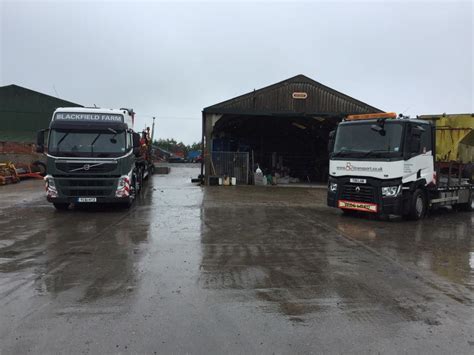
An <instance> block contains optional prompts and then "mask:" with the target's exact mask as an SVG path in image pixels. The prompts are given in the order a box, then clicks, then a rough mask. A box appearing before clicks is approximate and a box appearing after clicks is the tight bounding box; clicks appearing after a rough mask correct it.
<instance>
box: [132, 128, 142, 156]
mask: <svg viewBox="0 0 474 355" xmlns="http://www.w3.org/2000/svg"><path fill="white" fill-rule="evenodd" d="M132 136H133V154H135V155H136V156H138V155H139V154H140V134H138V133H135V132H133V133H132Z"/></svg>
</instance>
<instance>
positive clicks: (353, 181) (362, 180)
mask: <svg viewBox="0 0 474 355" xmlns="http://www.w3.org/2000/svg"><path fill="white" fill-rule="evenodd" d="M351 182H352V183H353V184H367V180H366V179H357V178H351Z"/></svg>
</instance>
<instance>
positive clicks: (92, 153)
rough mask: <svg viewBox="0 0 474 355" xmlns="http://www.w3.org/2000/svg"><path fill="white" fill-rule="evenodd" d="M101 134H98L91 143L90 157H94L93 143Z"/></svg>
mask: <svg viewBox="0 0 474 355" xmlns="http://www.w3.org/2000/svg"><path fill="white" fill-rule="evenodd" d="M101 135H102V133H99V134H98V135H97V136H96V137H95V138H94V140H93V141H92V143H91V157H92V156H93V155H94V143H95V142H96V141H97V140H98V139H99V137H100V136H101Z"/></svg>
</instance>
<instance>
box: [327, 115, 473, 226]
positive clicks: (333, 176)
mask: <svg viewBox="0 0 474 355" xmlns="http://www.w3.org/2000/svg"><path fill="white" fill-rule="evenodd" d="M435 132H436V126H435V124H433V122H431V121H428V120H419V119H405V118H397V115H396V114H395V113H381V114H368V115H352V116H348V117H347V119H346V120H345V121H343V122H341V123H340V124H339V125H338V127H337V129H336V131H335V132H334V134H333V138H332V139H331V140H330V145H331V147H330V151H331V152H332V153H331V155H330V163H329V181H328V197H327V203H328V205H329V206H331V207H337V208H340V209H342V210H343V211H344V212H346V213H351V212H354V211H360V212H367V213H374V214H378V215H390V214H393V215H402V216H407V217H410V218H412V219H420V218H423V217H424V216H425V214H426V211H427V210H428V208H430V207H431V206H433V205H434V204H437V203H442V202H445V203H446V202H447V201H449V200H450V199H451V201H456V203H460V204H462V205H463V206H464V205H466V204H468V203H469V204H471V205H472V193H471V190H472V185H471V184H469V182H467V181H464V180H463V181H459V184H457V185H452V186H450V187H449V188H448V187H446V191H449V190H450V189H451V190H452V191H456V194H455V195H452V196H451V194H450V193H448V194H445V192H446V191H445V190H443V187H442V186H440V184H439V181H437V171H436V159H435V157H436V134H435ZM469 199H470V200H469Z"/></svg>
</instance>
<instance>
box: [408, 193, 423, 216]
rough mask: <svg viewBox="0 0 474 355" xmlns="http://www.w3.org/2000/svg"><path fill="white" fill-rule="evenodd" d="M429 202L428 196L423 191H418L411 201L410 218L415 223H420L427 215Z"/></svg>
mask: <svg viewBox="0 0 474 355" xmlns="http://www.w3.org/2000/svg"><path fill="white" fill-rule="evenodd" d="M426 209H427V201H426V194H425V193H424V191H423V190H421V189H416V190H415V192H414V193H413V195H412V197H411V201H410V212H409V213H408V218H409V219H411V220H413V221H418V220H419V219H422V218H423V217H425V215H426Z"/></svg>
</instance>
